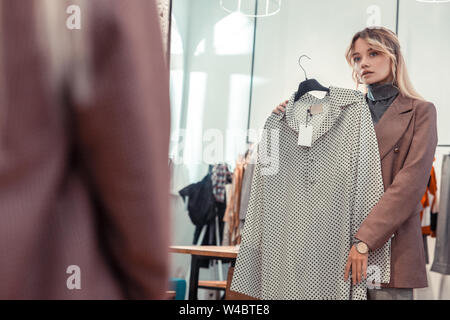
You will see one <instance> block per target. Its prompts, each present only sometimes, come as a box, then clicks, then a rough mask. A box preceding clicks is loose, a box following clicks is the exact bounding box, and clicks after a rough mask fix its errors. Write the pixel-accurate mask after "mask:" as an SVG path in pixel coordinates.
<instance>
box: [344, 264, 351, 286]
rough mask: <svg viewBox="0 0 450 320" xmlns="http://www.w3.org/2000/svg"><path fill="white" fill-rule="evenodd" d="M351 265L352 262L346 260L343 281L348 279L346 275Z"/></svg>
mask: <svg viewBox="0 0 450 320" xmlns="http://www.w3.org/2000/svg"><path fill="white" fill-rule="evenodd" d="M351 265H352V262H351V260H350V259H347V264H346V265H345V274H344V279H345V281H347V279H348V275H349V273H350V267H351Z"/></svg>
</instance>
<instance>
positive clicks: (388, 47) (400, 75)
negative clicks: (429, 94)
mask: <svg viewBox="0 0 450 320" xmlns="http://www.w3.org/2000/svg"><path fill="white" fill-rule="evenodd" d="M359 38H361V39H364V40H366V41H367V43H368V44H369V45H370V46H371V47H372V48H373V49H374V50H376V51H378V52H381V53H382V54H384V55H386V56H387V57H389V59H390V60H391V73H392V76H393V85H394V86H396V87H397V88H398V90H399V91H400V93H401V94H403V95H405V96H407V97H410V98H414V99H419V100H425V99H424V98H423V97H422V96H421V95H420V94H419V93H418V92H417V91H416V90H415V89H414V87H413V85H412V83H411V80H410V79H409V76H408V71H407V70H406V63H405V60H404V59H403V55H402V53H401V50H400V42H399V40H398V38H397V35H396V34H395V33H394V32H392V31H391V30H389V29H387V28H385V27H368V28H365V29H364V30H361V31H359V32H357V33H356V34H355V35H354V36H353V39H352V41H351V44H350V46H349V47H348V49H347V50H346V52H345V58H346V60H347V62H348V64H349V65H350V66H351V67H352V68H353V72H352V78H353V80H355V82H356V89H358V87H359V85H360V84H361V82H360V80H359V79H358V75H357V73H356V70H355V68H354V67H353V62H352V54H353V52H354V50H355V42H356V40H358V39H359ZM366 89H367V88H366Z"/></svg>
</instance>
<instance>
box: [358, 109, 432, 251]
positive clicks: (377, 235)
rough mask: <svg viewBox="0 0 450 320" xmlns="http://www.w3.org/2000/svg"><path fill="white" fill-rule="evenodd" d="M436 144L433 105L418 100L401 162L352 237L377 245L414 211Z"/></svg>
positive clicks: (427, 175)
mask: <svg viewBox="0 0 450 320" xmlns="http://www.w3.org/2000/svg"><path fill="white" fill-rule="evenodd" d="M436 145H437V126H436V108H435V106H434V104H432V103H420V104H418V105H417V106H416V108H415V123H414V133H413V138H412V142H411V145H410V148H409V151H408V155H407V157H406V160H405V162H404V165H403V167H402V169H400V170H399V171H398V173H397V174H396V176H395V178H394V181H393V182H392V184H391V185H390V186H389V187H388V188H387V190H386V191H385V193H384V194H383V196H382V197H381V199H380V201H379V202H378V203H377V204H376V206H375V207H374V208H373V209H372V211H371V212H370V214H369V216H368V217H367V218H366V219H365V220H364V222H363V223H362V225H361V227H360V228H359V230H358V232H357V233H356V238H358V239H360V240H362V241H364V242H365V243H367V245H368V246H369V248H370V249H372V250H374V249H377V248H380V247H381V246H382V245H383V244H384V243H385V242H386V241H387V240H389V238H390V237H391V236H392V235H393V234H394V232H395V231H396V230H397V229H398V228H399V227H400V226H401V225H402V224H403V223H404V222H405V221H406V220H407V219H409V218H410V217H411V216H412V215H414V214H416V213H417V212H416V208H417V205H418V203H419V202H420V200H421V198H422V196H423V194H424V192H425V189H426V186H427V182H428V179H429V177H430V170H431V167H432V164H433V159H434V155H435V151H436Z"/></svg>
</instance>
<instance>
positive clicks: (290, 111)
mask: <svg viewBox="0 0 450 320" xmlns="http://www.w3.org/2000/svg"><path fill="white" fill-rule="evenodd" d="M329 89H330V90H329V91H328V92H327V94H326V95H325V96H324V97H323V98H322V99H319V98H317V97H315V96H313V95H312V94H310V93H309V92H307V93H305V94H304V95H303V96H302V97H300V99H299V100H297V101H295V102H294V99H295V92H294V93H293V94H292V96H291V98H290V99H289V102H288V104H287V106H286V112H285V113H284V114H283V113H280V115H279V120H281V119H282V118H284V117H286V122H287V124H288V126H289V127H291V128H292V129H294V130H295V131H297V132H298V131H299V120H298V119H297V118H296V116H295V113H296V112H295V111H296V110H297V109H298V108H299V107H301V106H302V105H307V106H311V105H313V104H327V105H328V108H327V111H326V113H325V115H324V117H325V118H324V119H323V122H322V124H321V125H320V128H317V129H315V130H314V131H313V139H312V142H314V141H316V140H317V139H318V138H320V137H321V136H323V135H324V134H325V133H326V132H327V131H328V130H329V129H330V128H331V127H332V126H333V124H334V123H335V121H336V120H337V118H338V117H339V115H340V114H341V110H342V109H343V108H344V107H346V106H348V105H350V104H353V103H356V102H359V101H363V99H364V95H363V94H362V92H360V91H357V90H352V89H346V88H339V87H333V86H330V87H329ZM305 116H306V114H305ZM305 120H306V118H303V117H300V123H302V124H304V122H305Z"/></svg>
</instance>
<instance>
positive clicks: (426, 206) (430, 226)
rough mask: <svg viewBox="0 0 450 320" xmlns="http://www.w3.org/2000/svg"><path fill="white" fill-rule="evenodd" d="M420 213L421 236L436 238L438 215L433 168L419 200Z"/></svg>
mask: <svg viewBox="0 0 450 320" xmlns="http://www.w3.org/2000/svg"><path fill="white" fill-rule="evenodd" d="M421 203H422V207H423V209H422V211H420V220H421V224H422V234H423V235H430V236H431V237H433V238H435V237H436V219H437V215H438V207H437V182H436V174H435V171H434V166H433V167H431V173H430V179H429V180H428V184H427V189H426V190H425V194H424V195H423V197H422V200H421Z"/></svg>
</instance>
